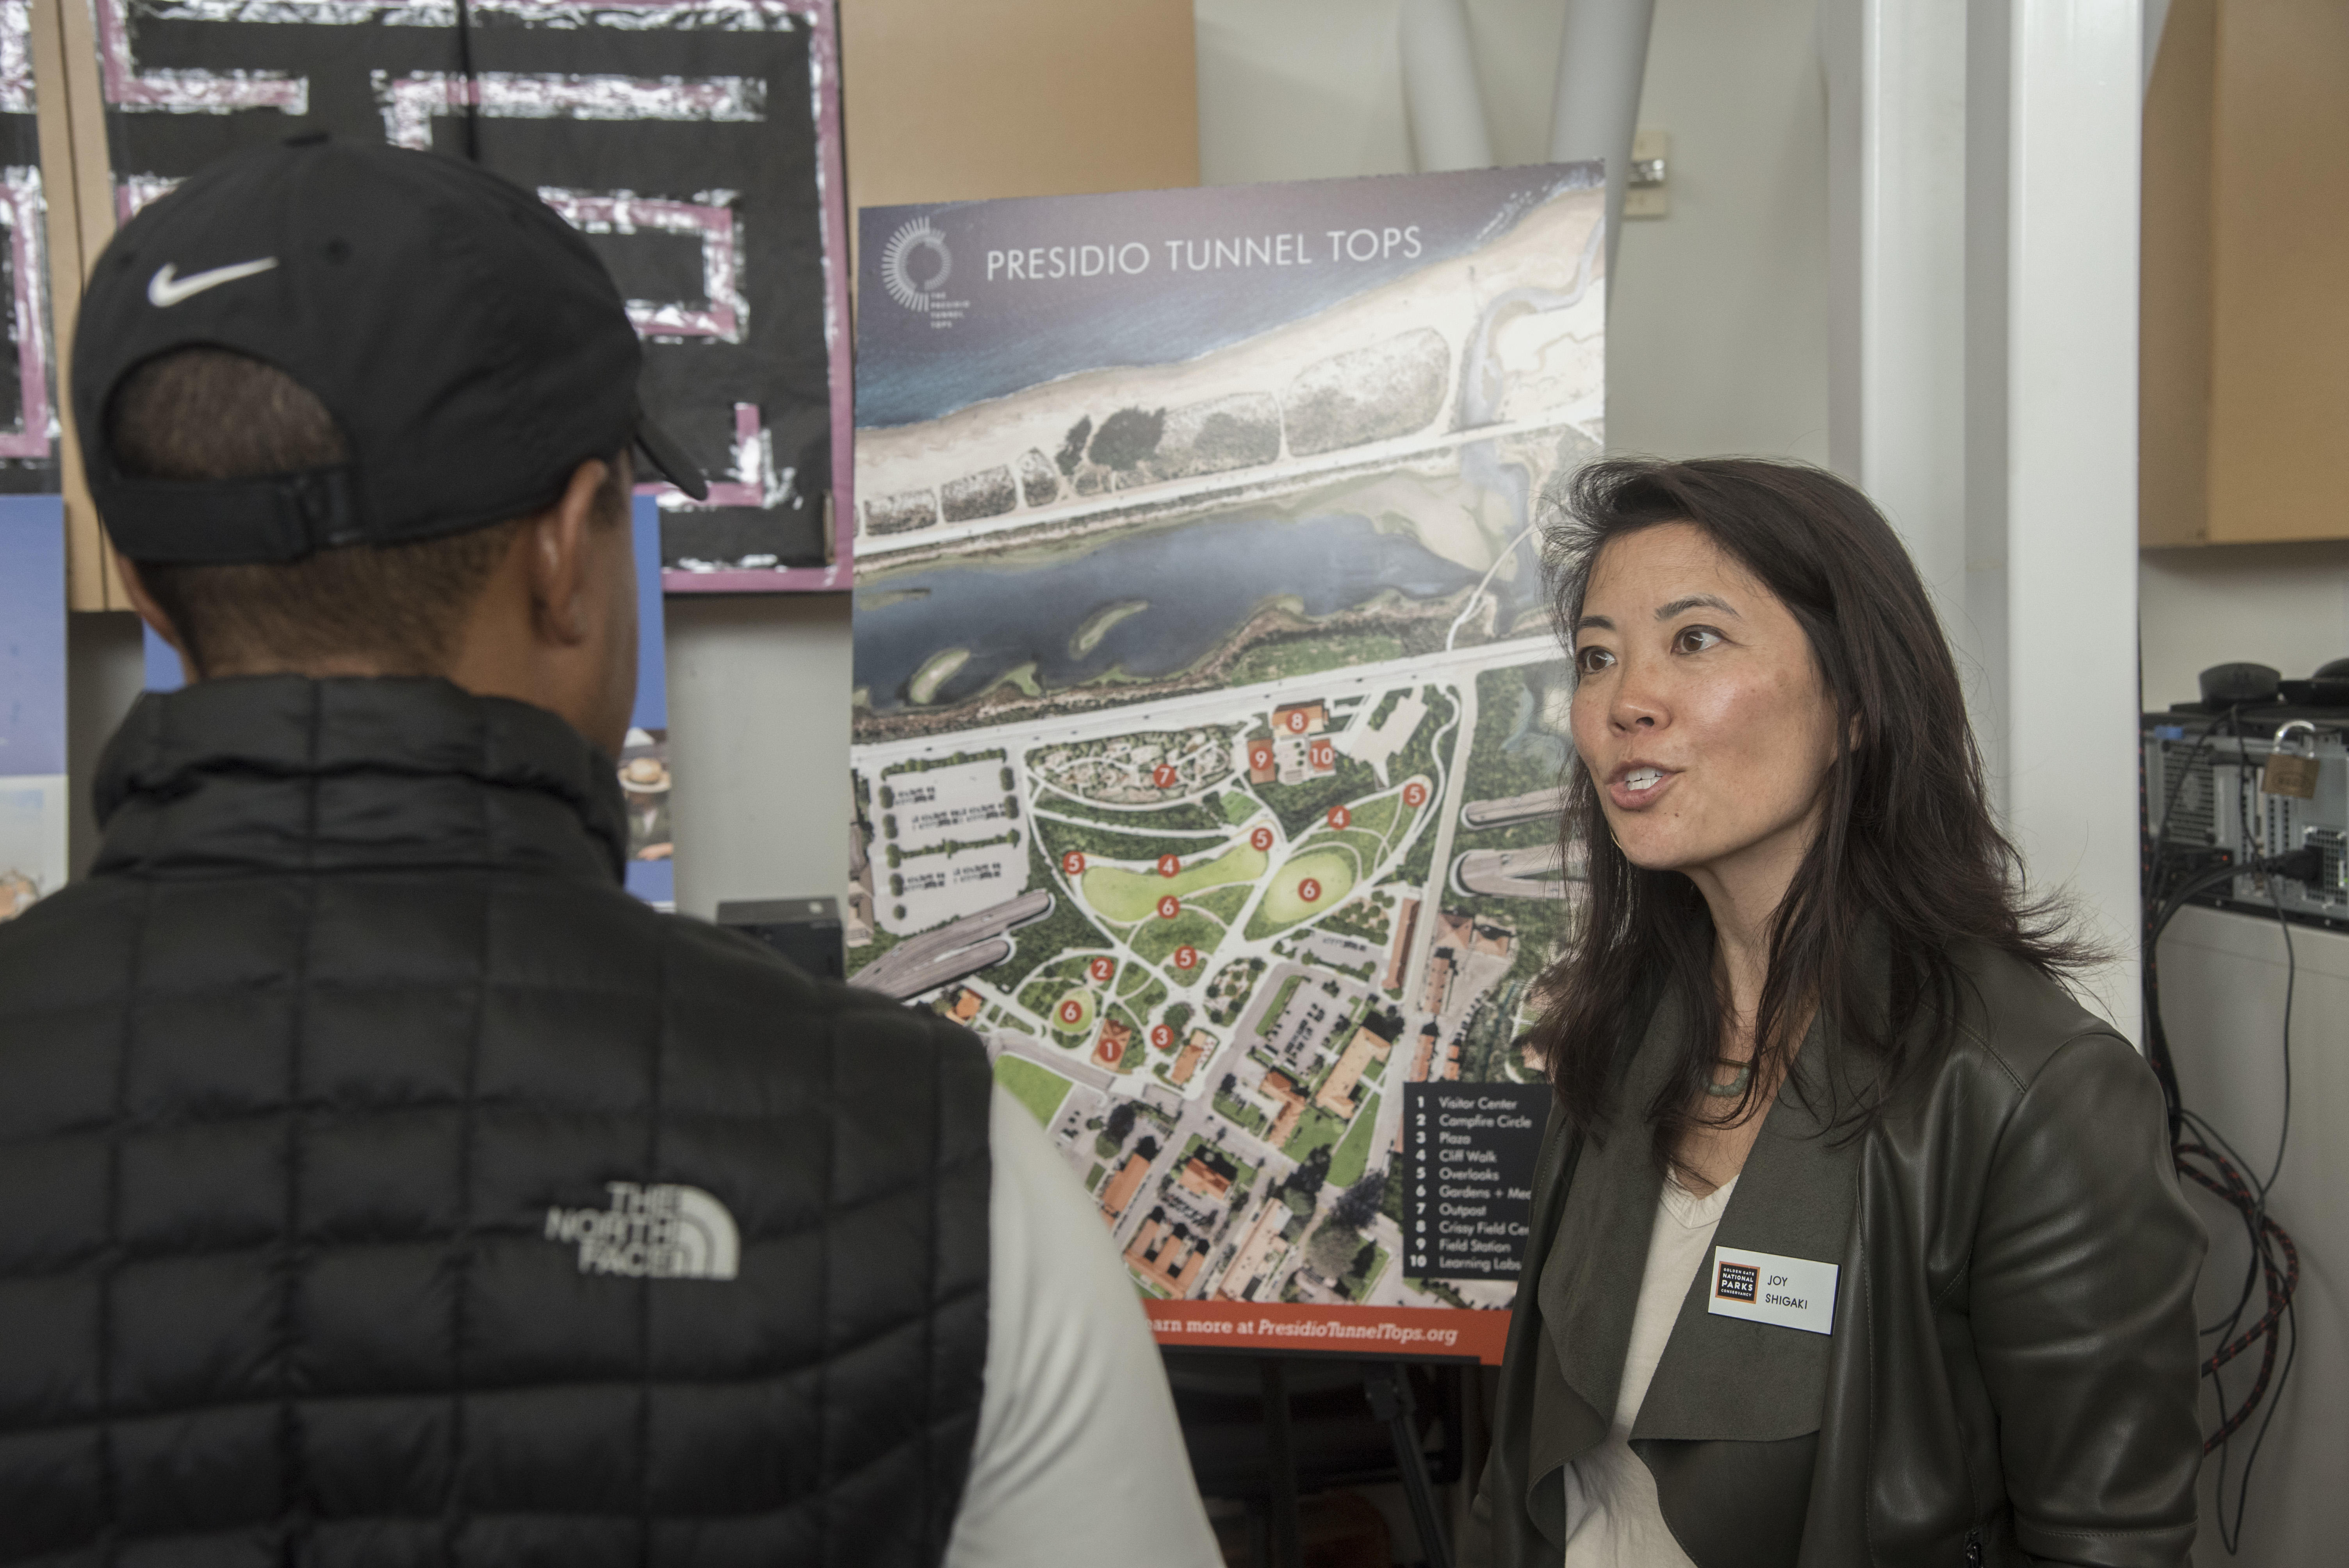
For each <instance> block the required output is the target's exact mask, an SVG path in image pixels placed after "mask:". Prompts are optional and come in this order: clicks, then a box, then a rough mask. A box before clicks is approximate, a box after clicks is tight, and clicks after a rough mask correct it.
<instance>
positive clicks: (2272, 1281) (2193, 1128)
mask: <svg viewBox="0 0 2349 1568" xmlns="http://www.w3.org/2000/svg"><path fill="white" fill-rule="evenodd" d="M2223 732H2225V733H2231V735H2232V736H2233V738H2234V740H2235V750H2236V757H2237V765H2238V768H2239V769H2240V779H2239V780H2238V784H2237V793H2236V810H2237V822H2236V826H2237V829H2238V831H2239V834H2240V852H2238V853H2237V854H2235V855H2233V856H2231V857H2229V858H2228V859H2226V860H2224V861H2220V863H2217V864H2209V863H2200V864H2195V865H2192V866H2187V865H2180V864H2178V863H2177V862H2178V860H2179V859H2182V858H2183V857H2180V856H2173V854H2172V853H2171V848H2170V843H2169V830H2170V826H2171V817H2172V814H2173V812H2174V810H2175V809H2176V805H2177V801H2178V794H2179V792H2180V791H2181V790H2182V789H2183V788H2184V783H2185V775H2186V773H2187V772H2189V771H2190V770H2191V769H2192V767H2193V765H2194V763H2195V762H2197V761H2198V760H2199V758H2200V757H2201V755H2202V752H2203V750H2204V749H2205V748H2207V747H2208V746H2209V744H2210V742H2211V740H2212V738H2213V737H2215V736H2218V735H2220V733H2222V726H2221V724H2220V723H2218V722H2214V723H2213V724H2212V725H2211V726H2210V727H2209V728H2208V729H2206V730H2205V731H2204V732H2203V734H2202V735H2201V736H2200V737H2199V738H2198V739H2197V741H2196V743H2195V746H2194V748H2193V749H2192V750H2190V751H2189V752H2188V754H2187V757H2186V760H2185V762H2184V764H2183V765H2182V766H2181V767H2180V768H2179V770H2178V775H2177V777H2176V778H2174V779H2171V781H2170V786H2169V789H2168V799H2167V800H2166V802H2165V805H2164V809H2163V812H2162V820H2161V825H2160V827H2159V829H2158V830H2151V831H2148V832H2147V834H2146V841H2147V850H2146V853H2145V855H2144V858H2143V861H2142V862H2141V866H2140V881H2141V882H2142V883H2143V886H2144V891H2145V906H2146V907H2145V915H2144V920H2145V926H2144V934H2143V941H2144V944H2145V967H2144V976H2145V978H2144V994H2145V1005H2146V1033H2147V1055H2148V1056H2149V1057H2154V1058H2155V1063H2156V1066H2157V1068H2167V1067H2168V1057H2169V1052H2168V1032H2167V1030H2166V1029H2165V1027H2164V1026H2163V1023H2162V1018H2161V992H2160V979H2159V966H2158V944H2159V942H2160V938H2161V934H2162V933H2163V931H2164V930H2166V929H2167V928H2168V924H2169V923H2170V922H2171V921H2172V920H2174V919H2176V918H2177V916H2178V913H2179V912H2180V911H2181V910H2183V909H2184V908H2185V906H2186V905H2187V904H2188V903H2189V902H2191V901H2192V900H2193V899H2195V898H2197V897H2199V896H2201V895H2202V894H2203V893H2205V892H2208V891H2209V889H2211V888H2213V887H2216V886H2218V885H2220V884H2221V883H2224V882H2230V881H2231V880H2232V879H2233V878H2234V877H2236V876H2239V875H2250V876H2256V877H2259V878H2260V879H2261V882H2263V883H2264V885H2265V887H2266V891H2267V894H2268V903H2269V905H2270V907H2271V909H2273V911H2274V912H2275V915H2276V921H2277V923H2278V925H2280V926H2281V927H2282V931H2283V938H2284V963H2285V972H2284V1016H2283V1028H2282V1047H2283V1112H2282V1125H2281V1127H2280V1128H2279V1130H2278V1132H2277V1136H2276V1152H2275V1159H2274V1161H2273V1163H2272V1164H2271V1166H2270V1167H2269V1169H2268V1172H2267V1176H2266V1179H2265V1180H2263V1181H2262V1180H2261V1179H2260V1178H2258V1177H2257V1176H2256V1175H2255V1174H2253V1167H2252V1166H2251V1162H2250V1161H2248V1160H2245V1159H2244V1158H2243V1156H2242V1154H2241V1152H2240V1150H2237V1149H2236V1148H2235V1147H2234V1146H2233V1145H2232V1144H2231V1143H2230V1142H2229V1141H2228V1140H2226V1138H2225V1137H2224V1136H2222V1135H2221V1134H2220V1132H2219V1130H2217V1129H2216V1128H2214V1127H2212V1126H2211V1125H2210V1123H2209V1120H2208V1119H2206V1118H2204V1117H2202V1116H2200V1115H2199V1114H2198V1113H2196V1112H2195V1111H2193V1110H2191V1109H2188V1108H2187V1107H2186V1106H2185V1105H2184V1104H2183V1103H2182V1095H2181V1092H2180V1090H2179V1088H2178V1083H2177V1079H2176V1075H2175V1072H2174V1071H2164V1072H2163V1073H2162V1074H2161V1077H2162V1087H2163V1090H2164V1092H2165V1094H2166V1095H2168V1097H2169V1099H2170V1128H2171V1140H2172V1146H2173V1147H2172V1158H2173V1160H2174V1161H2175V1162H2176V1164H2177V1167H2178V1172H2179V1174H2180V1175H2181V1176H2184V1177H2186V1178H2188V1179H2189V1180H2191V1181H2194V1182H2195V1183H2196V1184H2198V1185H2199V1186H2201V1187H2203V1188H2204V1189H2206V1190H2208V1191H2210V1192H2211V1193H2213V1194H2214V1195H2216V1196H2217V1197H2219V1198H2220V1200H2222V1201H2223V1202H2226V1203H2227V1205H2228V1206H2229V1207H2230V1209H2232V1210H2233V1211H2234V1212H2235V1214H2236V1217H2237V1219H2238V1220H2239V1221H2240V1222H2241V1223H2242V1225H2243V1229H2244V1242H2245V1246H2246V1254H2247V1255H2246V1257H2245V1259H2244V1274H2243V1281H2242V1284H2241V1288H2240V1290H2239V1291H2238V1292H2237V1294H2236V1299H2235V1302H2234V1305H2233V1306H2232V1308H2231V1309H2230V1311H2228V1312H2227V1313H2226V1314H2225V1315H2223V1316H2222V1317H2221V1318H2220V1321H2219V1322H2218V1323H2217V1324H2215V1325H2210V1326H2200V1325H2198V1327H2199V1329H2200V1332H2201V1334H2202V1336H2205V1337H2210V1336H2218V1337H2219V1339H2220V1344H2219V1345H2218V1346H2216V1347H2215V1348H2214V1349H2213V1351H2212V1353H2211V1354H2210V1355H2209V1357H2207V1358H2206V1359H2205V1360H2204V1361H2203V1363H2202V1367H2201V1371H2202V1375H2203V1376H2204V1377H2209V1379H2210V1382H2211V1386H2212V1388H2213V1390H2214V1391H2215V1393H2216V1395H2217V1397H2218V1400H2219V1411H2220V1424H2219V1427H2218V1429H2217V1430H2215V1431H2213V1432H2211V1433H2210V1434H2209V1436H2208V1437H2207V1438H2206V1439H2204V1442H2203V1452H2205V1453H2206V1454H2207V1453H2210V1452H2213V1451H2215V1452H2216V1453H2217V1454H2218V1456H2219V1469H2218V1477H2217V1491H2218V1514H2219V1537H2220V1544H2221V1545H2222V1546H2223V1547H2224V1548H2225V1550H2226V1551H2227V1553H2228V1554H2229V1555H2230V1556H2231V1555H2234V1554H2236V1553H2238V1552H2239V1551H2240V1548H2241V1544H2242V1535H2243V1528H2244V1523H2245V1521H2246V1520H2247V1518H2248V1517H2249V1513H2250V1508H2251V1473H2252V1470H2253V1467H2254V1466H2255V1465H2256V1463H2257V1461H2258V1459H2259V1455H2260V1452H2261V1449H2262V1447H2263V1446H2264V1445H2265V1443H2266V1440H2267V1434H2268V1430H2269V1429H2270V1428H2271V1426H2272V1425H2273V1424H2274V1421H2275V1412H2276V1407H2277V1406H2278V1405H2279V1404H2281V1403H2282V1398H2283V1391H2284V1388H2285V1387H2286V1385H2287V1384H2288V1383H2289V1382H2290V1380H2291V1377H2292V1369H2293V1367H2294V1366H2295V1365H2296V1364H2297V1362H2298V1359H2299V1353H2300V1320H2299V1315H2298V1309H2297V1306H2296V1305H2295V1301H2294V1298H2295V1296H2296V1295H2297V1294H2298V1291H2299V1285H2300V1253H2299V1249H2298V1247H2297V1246H2296V1245H2295V1244H2294V1243H2293V1242H2292V1237H2291V1235H2290V1233H2287V1232H2286V1231H2285V1230H2284V1229H2283V1227H2282V1226H2281V1225H2279V1224H2277V1223H2276V1222H2275V1220H2274V1218H2273V1217H2272V1216H2271V1214H2270V1213H2269V1212H2268V1199H2269V1195H2270V1193H2271V1191H2273V1189H2274V1187H2275V1185H2276V1183H2277V1182H2278V1181H2280V1180H2281V1179H2282V1173H2283V1162H2284V1155H2285V1152H2286V1150H2287V1149H2288V1147H2289V1142H2290V1139H2291V1133H2292V1002H2293V997H2294V994H2295V991H2296V989H2297V985H2298V980H2299V954H2298V952H2297V949H2296V947H2295V945H2294V943H2293V939H2292V923H2291V920H2290V919H2289V917H2288V916H2287V915H2286V913H2285V912H2284V908H2283V895H2282V891H2281V890H2280V889H2279V888H2278V886H2277V885H2276V884H2277V880H2278V878H2279V877H2282V876H2286V875H2289V876H2292V877H2293V878H2295V879H2296V880H2300V881H2313V878H2314V875H2315V874H2316V873H2315V872H2314V870H2313V868H2311V867H2310V866H2309V865H2308V863H2307V862H2308V861H2309V860H2310V859H2311V858H2312V857H2311V856H2310V855H2308V854H2307V853H2306V852H2305V851H2286V852H2285V853H2282V854H2274V855H2269V854H2262V853H2261V852H2260V851H2261V850H2262V849H2265V848H2266V847H2267V846H2266V845H2265V843H2264V841H2263V838H2262V835H2261V832H2260V830H2259V828H2258V827H2257V826H2255V824H2254V822H2253V820H2252V817H2251V790H2252V789H2253V778H2254V775H2253V774H2252V772H2251V747H2250V744H2249V742H2248V740H2247V738H2245V736H2244V734H2243V731H2242V726H2241V716H2240V711H2238V710H2235V709H2230V710H2229V712H2228V714H2227V716H2226V718H2225V720H2224V722H2223ZM2215 788H2216V783H2215V779H2214V781H2213V789H2214V790H2215ZM2138 800H2139V809H2140V810H2143V808H2144V806H2145V805H2146V804H2147V792H2146V789H2145V773H2144V769H2143V766H2142V762H2140V767H2139V772H2138ZM2213 804H2214V805H2215V804H2216V801H2215V800H2214V801H2213ZM2147 828H2148V829H2151V828H2152V824H2150V823H2148V824H2147ZM2220 852H2221V853H2222V854H2223V853H2224V851H2220ZM2262 1287H2263V1294H2264V1298H2265V1300H2264V1310H2263V1311H2261V1314H2260V1315H2259V1317H2258V1319H2257V1321H2255V1322H2253V1323H2252V1324H2251V1326H2249V1327H2248V1328H2246V1327H2244V1326H2243V1319H2244V1317H2245V1315H2247V1314H2249V1313H2250V1311H2251V1303H2252V1301H2253V1299H2254V1292H2255V1291H2261V1290H2262ZM2255 1345H2256V1346H2259V1347H2260V1357H2259V1361H2258V1364H2257V1367H2256V1369H2255V1370H2254V1372H2253V1374H2252V1377H2251V1385H2250V1387H2248V1388H2247V1389H2246V1390H2245V1391H2244V1392H2243V1394H2242V1396H2241V1398H2240V1400H2233V1399H2230V1397H2229V1393H2228V1389H2227V1384H2226V1373H2227V1369H2228V1367H2229V1365H2230V1363H2231V1362H2233V1361H2234V1360H2236V1359H2237V1358H2238V1357H2241V1356H2242V1355H2243V1354H2244V1353H2245V1352H2246V1351H2248V1350H2250V1349H2251V1347H2252V1346H2255ZM2262 1406H2264V1407H2265V1408H2264V1409H2262V1408H2261V1407H2262ZM2255 1414H2256V1415H2258V1417H2259V1424H2258V1426H2257V1428H2256V1429H2254V1430H2253V1431H2252V1433H2251V1444H2250V1449H2249V1451H2248V1452H2247V1453H2246V1454H2245V1455H2244V1458H2243V1466H2242V1470H2241V1471H2240V1473H2231V1474H2230V1471H2231V1470H2232V1460H2233V1440H2234V1439H2235V1437H2236V1436H2237V1434H2238V1433H2240V1431H2241V1430H2242V1429H2243V1428H2245V1427H2246V1426H2248V1425H2250V1423H2251V1418H2252V1417H2253V1416H2254V1415H2255ZM2230 1485H2231V1487H2232V1489H2233V1502H2234V1506H2233V1509H2232V1510H2231V1517H2230V1510H2229V1508H2228V1492H2229V1489H2230Z"/></svg>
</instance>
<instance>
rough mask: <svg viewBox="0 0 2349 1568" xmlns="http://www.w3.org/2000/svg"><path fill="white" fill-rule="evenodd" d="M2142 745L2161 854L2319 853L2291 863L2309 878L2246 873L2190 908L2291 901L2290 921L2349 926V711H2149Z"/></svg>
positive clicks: (2327, 680) (2152, 825) (2148, 804)
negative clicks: (2206, 905) (2197, 905)
mask: <svg viewBox="0 0 2349 1568" xmlns="http://www.w3.org/2000/svg"><path fill="white" fill-rule="evenodd" d="M2230 667H2240V666H2221V668H2230ZM2333 678H2336V677H2327V676H2323V674H2322V672H2320V674H2319V676H2318V681H2319V682H2323V684H2327V685H2329V684H2332V681H2333ZM2208 684H2209V679H2208V676H2207V675H2206V685H2208ZM2288 684H2291V685H2299V684H2301V683H2298V682H2293V683H2288ZM2308 684H2311V685H2313V684H2317V682H2311V683H2308ZM2211 706H2215V705H2211ZM2142 740H2143V744H2144V748H2145V810H2146V813H2147V831H2148V833H2149V834H2150V835H2151V836H2152V839H2153V841H2154V844H2155V846H2156V853H2157V855H2158V857H2160V858H2162V859H2164V860H2167V861H2184V860H2188V859H2200V860H2202V861H2204V862H2205V863H2206V864H2208V865H2209V866H2210V867H2213V868H2215V867H2218V866H2220V865H2221V864H2225V863H2235V864H2241V863H2243V862H2244V861H2247V860H2261V861H2276V860H2281V859H2282V858H2283V857H2286V856H2289V855H2292V854H2293V851H2313V852H2312V853H2311V854H2310V855H2307V856H2303V857H2299V858H2296V859H2294V860H2293V861H2291V862H2289V863H2290V864H2291V865H2292V867H2293V868H2294V869H2295V870H2304V871H2306V872H2308V873H2309V874H2308V875H2307V876H2306V877H2305V878H2300V877H2294V876H2291V875H2284V874H2271V873H2268V872H2260V871H2256V870H2251V869H2246V870H2245V871H2243V872H2239V873H2238V874H2237V875H2235V876H2234V877H2232V878H2230V879H2226V880H2222V881H2220V882H2217V883H2216V884H2215V885H2213V886H2212V887H2211V889H2210V890H2209V891H2208V892H2202V893H2199V894H2196V895H2195V896H2194V897H2193V899H2192V902H2194V903H2205V904H2210V905H2214V906H2216V907H2219V908H2222V909H2233V910H2238V911H2240V912H2242V913H2249V914H2263V915H2267V916H2269V917H2271V918H2272V917H2273V916H2274V915H2275V913H2277V911H2278V908H2279V906H2281V908H2282V913H2283V915H2284V917H2285V918H2286V919H2288V920H2294V921H2299V922H2302V923H2305V924H2310V925H2320V926H2324V927H2327V928H2329V929H2331V930H2334V931H2349V706H2327V707H2303V706H2299V705H2295V704H2291V703H2285V702H2279V701H2277V700H2275V699H2274V698H2272V697H2271V698H2269V699H2268V700H2266V701H2264V702H2261V703H2259V704H2258V705H2257V706H2252V705H2250V704H2246V705H2245V706H2243V707H2230V708H2226V709H2224V710H2222V711H2217V712H2213V711H2210V710H2209V707H2208V706H2206V705H2204V704H2180V705H2179V706H2178V707H2176V708H2173V709H2172V710H2170V711H2169V712H2168V713H2148V714H2147V715H2145V716H2144V724H2143V729H2142ZM2303 791H2304V793H2303Z"/></svg>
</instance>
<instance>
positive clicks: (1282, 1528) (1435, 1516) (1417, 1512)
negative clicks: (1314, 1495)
mask: <svg viewBox="0 0 2349 1568" xmlns="http://www.w3.org/2000/svg"><path fill="white" fill-rule="evenodd" d="M1257 1377H1259V1379H1260V1380H1261V1381H1262V1384H1263V1387H1264V1430H1265V1443H1266V1450H1267V1451H1266V1460H1267V1467H1268V1470H1270V1472H1271V1473H1270V1475H1269V1478H1268V1479H1269V1480H1270V1482H1271V1505H1272V1506H1271V1526H1272V1530H1271V1535H1272V1542H1271V1546H1272V1550H1271V1553H1270V1555H1271V1558H1272V1565H1273V1568H1303V1565H1304V1560H1305V1559H1304V1548H1303V1545H1302V1543H1301V1542H1300V1539H1299V1528H1298V1518H1297V1445H1296V1441H1295V1439H1294V1437H1293V1435H1292V1433H1291V1430H1290V1427H1289V1418H1288V1416H1289V1411H1288V1367H1286V1366H1285V1365H1284V1364H1283V1362H1282V1361H1281V1359H1280V1358H1279V1357H1264V1358H1263V1359H1262V1360H1260V1361H1258V1362H1257ZM1362 1393H1363V1395H1364V1397H1365V1398H1368V1399H1369V1400H1370V1405H1371V1415H1373V1416H1375V1417H1376V1418H1378V1419H1379V1420H1381V1422H1383V1423H1385V1425H1386V1429H1387V1433H1388V1436H1389V1437H1390V1438H1391V1439H1392V1441H1393V1443H1394V1456H1395V1469H1396V1470H1398V1471H1399V1472H1401V1474H1402V1490H1403V1496H1404V1498H1405V1499H1406V1500H1407V1501H1408V1502H1409V1503H1410V1505H1411V1519H1412V1523H1413V1527H1415V1528H1416V1529H1417V1531H1418V1532H1419V1542H1420V1547H1421V1549H1422V1550H1423V1552H1424V1553H1426V1561H1427V1564H1428V1568H1452V1541H1451V1537H1450V1536H1448V1535H1447V1534H1446V1533H1445V1532H1444V1515H1443V1511H1441V1510H1440V1509H1438V1508H1437V1507H1436V1503H1435V1482H1434V1480H1433V1478H1432V1477H1431V1476H1430V1475H1429V1474H1428V1470H1427V1454H1426V1451H1425V1450H1424V1449H1422V1448H1421V1447H1420V1446H1419V1430H1418V1428H1417V1427H1416V1426H1415V1425H1414V1424H1413V1420H1412V1417H1413V1413H1414V1407H1413V1399H1412V1394H1411V1379H1410V1377H1408V1376H1407V1375H1406V1374H1405V1373H1404V1371H1403V1368H1402V1365H1401V1364H1400V1363H1398V1362H1394V1361H1370V1362H1365V1363H1364V1364H1363V1366H1362Z"/></svg>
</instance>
